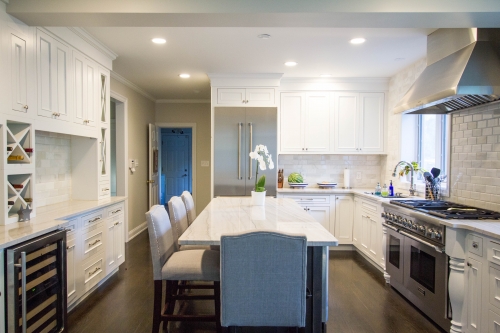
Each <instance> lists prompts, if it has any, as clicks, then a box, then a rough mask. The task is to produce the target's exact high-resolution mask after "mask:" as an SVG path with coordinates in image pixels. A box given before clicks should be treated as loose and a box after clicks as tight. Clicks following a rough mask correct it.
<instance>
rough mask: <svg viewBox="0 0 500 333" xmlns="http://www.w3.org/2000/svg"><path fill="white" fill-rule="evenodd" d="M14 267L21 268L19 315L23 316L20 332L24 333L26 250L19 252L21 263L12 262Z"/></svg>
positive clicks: (25, 320)
mask: <svg viewBox="0 0 500 333" xmlns="http://www.w3.org/2000/svg"><path fill="white" fill-rule="evenodd" d="M14 266H15V267H19V268H21V311H22V313H21V315H22V316H23V324H22V325H23V329H22V332H23V333H26V325H27V319H26V312H27V311H26V252H21V264H14Z"/></svg>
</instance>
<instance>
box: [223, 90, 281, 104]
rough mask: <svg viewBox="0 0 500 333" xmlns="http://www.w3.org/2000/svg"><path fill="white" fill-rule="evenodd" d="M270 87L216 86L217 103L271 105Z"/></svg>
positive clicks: (271, 94)
mask: <svg viewBox="0 0 500 333" xmlns="http://www.w3.org/2000/svg"><path fill="white" fill-rule="evenodd" d="M274 94H275V93H274V89H272V88H260V89H259V88H246V89H245V88H218V89H217V105H226V106H273V105H275V101H274V99H275V97H274Z"/></svg>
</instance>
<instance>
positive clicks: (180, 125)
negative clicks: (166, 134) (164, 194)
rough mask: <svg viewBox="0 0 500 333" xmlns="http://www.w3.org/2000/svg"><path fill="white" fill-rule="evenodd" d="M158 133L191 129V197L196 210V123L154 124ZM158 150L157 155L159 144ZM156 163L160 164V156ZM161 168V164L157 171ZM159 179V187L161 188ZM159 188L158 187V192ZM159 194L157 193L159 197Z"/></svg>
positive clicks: (159, 150)
mask: <svg viewBox="0 0 500 333" xmlns="http://www.w3.org/2000/svg"><path fill="white" fill-rule="evenodd" d="M155 125H156V128H157V130H158V133H161V130H162V129H163V128H191V132H192V134H191V177H192V178H191V184H192V191H193V193H192V196H193V199H194V206H195V208H196V123H155ZM159 146H160V149H158V152H159V154H161V151H162V148H163V147H162V145H161V143H160V145H159ZM158 161H160V162H161V155H160V156H159V157H158ZM160 168H161V163H160V165H159V166H158V169H160ZM159 179H160V186H163V184H162V183H161V177H159ZM159 189H160V188H159V187H158V192H159V191H160V190H159ZM159 195H160V193H158V197H159Z"/></svg>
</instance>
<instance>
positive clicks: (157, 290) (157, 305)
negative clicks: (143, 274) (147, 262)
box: [152, 280, 163, 333]
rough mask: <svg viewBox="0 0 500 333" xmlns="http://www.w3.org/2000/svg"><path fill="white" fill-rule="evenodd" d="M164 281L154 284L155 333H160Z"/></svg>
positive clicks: (157, 281) (156, 281)
mask: <svg viewBox="0 0 500 333" xmlns="http://www.w3.org/2000/svg"><path fill="white" fill-rule="evenodd" d="M162 286H163V281H162V280H155V282H154V301H153V330H152V332H153V333H158V331H159V330H160V323H161V296H162V294H163V293H162Z"/></svg>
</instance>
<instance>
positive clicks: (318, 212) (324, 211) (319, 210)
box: [304, 205, 332, 232]
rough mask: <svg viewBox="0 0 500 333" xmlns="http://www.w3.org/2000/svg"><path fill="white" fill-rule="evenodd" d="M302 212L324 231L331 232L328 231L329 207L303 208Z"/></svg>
mask: <svg viewBox="0 0 500 333" xmlns="http://www.w3.org/2000/svg"><path fill="white" fill-rule="evenodd" d="M304 210H305V211H306V212H307V213H308V214H309V215H311V216H312V217H314V219H315V220H316V221H318V222H319V223H321V225H322V226H323V227H325V229H326V230H328V231H330V232H332V230H331V229H330V206H312V205H309V206H304Z"/></svg>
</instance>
